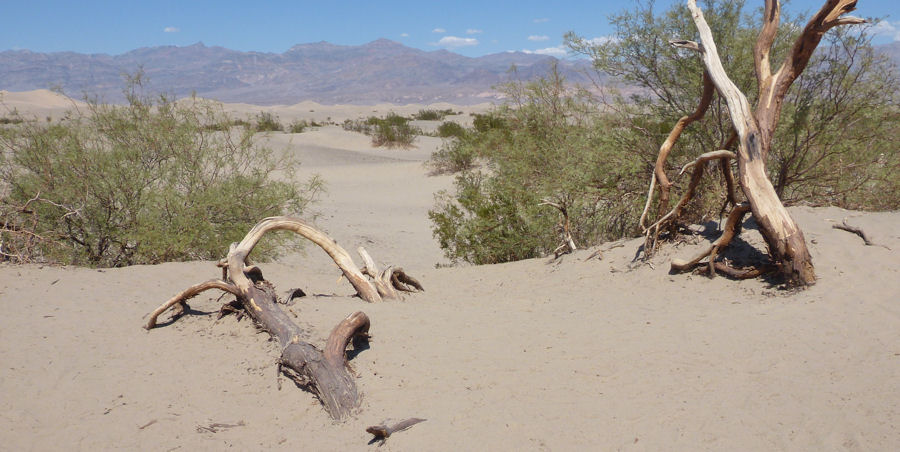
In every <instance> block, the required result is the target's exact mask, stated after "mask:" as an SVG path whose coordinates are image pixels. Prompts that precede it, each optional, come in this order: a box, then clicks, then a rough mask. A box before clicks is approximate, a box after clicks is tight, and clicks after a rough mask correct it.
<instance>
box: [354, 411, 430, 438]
mask: <svg viewBox="0 0 900 452" xmlns="http://www.w3.org/2000/svg"><path fill="white" fill-rule="evenodd" d="M425 421H426V419H419V418H417V417H411V418H409V419H407V420H405V421H400V422H398V423H396V424H394V425H392V426H390V427H388V426H387V425H385V424H381V425H373V426H371V427H368V428H366V431H367V432H369V433H371V434H373V435H375V437H374V438H372V442H374V441H377V440H381V442H382V443H384V441H385V440H386V439H388V437H389V436H391V434H394V433H397V432H402V431H403V430H406V429H408V428H410V427H412V426H413V425H416V424H418V423H419V422H425ZM369 444H371V442H370V443H369Z"/></svg>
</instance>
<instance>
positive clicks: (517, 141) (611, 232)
mask: <svg viewBox="0 0 900 452" xmlns="http://www.w3.org/2000/svg"><path fill="white" fill-rule="evenodd" d="M504 92H505V94H507V98H508V99H510V102H511V104H512V105H515V108H511V107H505V106H504V107H500V108H497V109H495V110H494V111H492V112H490V113H489V114H487V115H482V116H480V117H481V118H483V120H482V122H481V124H482V126H483V127H482V128H481V129H480V131H479V129H475V130H474V131H472V132H471V133H468V134H466V135H465V136H463V137H462V138H460V139H459V140H452V141H450V142H448V143H447V144H445V147H444V148H442V150H441V151H440V152H438V153H436V154H435V156H434V157H433V159H432V161H431V165H432V166H433V167H443V168H444V169H447V170H451V171H457V170H461V172H459V174H457V177H456V180H455V190H454V192H452V193H451V192H441V193H439V194H438V195H437V196H436V205H435V207H434V208H433V209H432V210H431V211H430V212H429V217H430V218H431V221H432V224H433V226H432V229H433V232H434V235H435V237H436V238H437V239H438V242H439V243H440V246H441V248H443V250H444V253H445V254H446V256H447V257H448V258H450V259H451V260H453V261H460V260H463V261H467V262H471V263H475V264H490V263H497V262H505V261H510V260H518V259H525V258H531V257H538V256H543V255H546V254H548V253H551V252H552V251H553V250H554V249H556V248H557V247H558V246H559V245H560V244H561V243H562V235H561V231H560V229H561V226H562V225H563V224H564V223H565V221H564V217H563V216H562V214H561V211H560V210H557V209H556V208H553V207H550V206H549V205H547V202H551V203H553V204H556V205H558V206H560V207H561V208H563V209H564V210H565V212H566V214H567V215H568V219H569V224H570V232H571V234H572V237H573V238H574V240H575V242H576V244H577V245H579V246H589V245H592V244H596V243H599V242H601V241H603V240H609V239H614V238H619V237H622V236H624V235H630V234H633V233H634V232H635V228H636V223H637V219H638V216H639V215H640V208H641V207H642V205H641V201H642V195H643V192H644V190H646V186H645V183H646V182H645V180H644V177H642V176H643V174H644V171H646V167H645V166H644V165H642V163H641V162H640V161H639V160H638V159H636V158H635V156H634V155H630V154H626V153H621V152H619V151H618V149H617V148H616V147H615V146H614V145H613V142H612V141H611V140H610V139H609V138H608V136H607V134H606V133H605V132H606V130H607V129H609V128H610V127H614V126H615V125H614V124H613V123H611V122H610V121H609V120H608V119H606V118H604V117H603V116H601V115H600V114H599V113H598V111H597V107H596V105H595V103H594V102H593V101H592V100H591V99H590V97H589V95H588V94H587V93H585V92H577V93H568V92H567V90H566V87H565V86H564V81H563V79H562V77H561V76H559V74H558V73H556V72H553V73H552V74H551V77H550V78H548V79H543V80H539V81H537V82H533V83H528V84H521V83H514V84H511V85H507V86H506V87H505V88H504ZM476 160H478V161H481V162H482V165H481V166H476V165H475V162H476Z"/></svg>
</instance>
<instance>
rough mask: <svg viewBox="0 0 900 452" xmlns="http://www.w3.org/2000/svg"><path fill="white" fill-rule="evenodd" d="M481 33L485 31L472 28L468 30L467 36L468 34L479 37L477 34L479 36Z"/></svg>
mask: <svg viewBox="0 0 900 452" xmlns="http://www.w3.org/2000/svg"><path fill="white" fill-rule="evenodd" d="M479 33H484V31H483V30H479V29H477V28H470V29H468V30H466V34H467V35H477V34H479Z"/></svg>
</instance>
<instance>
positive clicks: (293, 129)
mask: <svg viewBox="0 0 900 452" xmlns="http://www.w3.org/2000/svg"><path fill="white" fill-rule="evenodd" d="M309 127H310V124H309V123H308V122H307V121H306V120H303V119H301V120H297V121H294V122H292V123H291V125H290V127H288V131H289V132H290V133H303V132H304V131H305V130H306V129H308V128H309Z"/></svg>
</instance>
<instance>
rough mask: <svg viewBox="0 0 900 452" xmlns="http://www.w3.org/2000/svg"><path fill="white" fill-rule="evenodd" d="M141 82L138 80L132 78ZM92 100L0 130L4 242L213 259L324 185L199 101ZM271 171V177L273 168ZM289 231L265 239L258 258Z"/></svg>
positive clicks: (76, 252) (124, 255) (140, 257)
mask: <svg viewBox="0 0 900 452" xmlns="http://www.w3.org/2000/svg"><path fill="white" fill-rule="evenodd" d="M137 83H139V79H138V80H137ZM134 91H135V89H132V91H131V92H130V93H126V94H128V101H129V103H128V105H126V106H111V105H101V104H99V103H96V102H90V103H89V106H88V108H87V109H85V111H76V112H70V119H69V120H67V121H66V122H65V123H51V124H42V123H37V122H31V121H26V122H24V123H22V124H21V125H20V126H19V127H14V128H3V129H0V175H2V178H0V242H2V244H0V251H2V252H3V253H4V256H5V257H6V258H7V259H10V258H11V259H13V260H15V261H20V262H27V261H43V262H58V263H65V264H87V265H91V266H123V265H131V264H152V263H159V262H164V261H172V260H186V259H217V258H220V257H222V256H223V255H224V254H225V253H226V252H227V248H228V244H229V243H231V242H234V241H238V240H240V239H241V238H242V237H243V235H244V234H245V233H246V232H247V231H248V230H249V228H250V227H251V226H252V225H253V224H255V223H256V222H257V221H259V220H261V219H262V218H264V217H267V216H272V215H281V214H292V215H300V214H302V213H303V212H304V211H305V209H306V206H307V205H308V203H309V202H310V201H311V200H312V198H313V197H314V195H315V194H316V192H317V191H318V190H319V189H320V188H321V183H320V182H319V181H318V179H316V178H313V179H311V180H309V181H308V182H306V183H304V184H301V183H298V182H297V180H296V178H295V176H294V174H293V168H294V167H295V166H296V163H295V162H294V161H292V160H290V159H289V158H288V157H282V156H280V155H278V154H276V153H274V152H273V151H272V150H271V149H267V148H263V147H259V146H257V145H255V144H254V143H253V139H252V134H253V131H252V130H249V129H244V130H243V131H233V130H225V131H219V129H217V128H215V127H211V126H213V125H217V124H218V125H222V124H230V123H231V120H230V119H229V118H228V117H227V116H226V115H225V114H224V113H222V111H221V107H217V106H215V105H214V104H212V103H207V102H204V101H201V100H197V99H194V100H191V101H188V102H178V103H175V102H172V101H171V100H169V99H168V98H166V97H164V96H161V97H159V98H158V100H156V101H155V102H154V101H153V100H152V99H150V98H147V97H142V96H139V95H137V94H135V92H134ZM276 172H277V173H278V175H279V176H278V179H277V180H276V179H275V178H274V175H275V174H276ZM284 240H285V239H284V238H278V237H276V238H275V240H269V239H267V240H266V241H265V242H264V243H261V244H260V245H262V249H259V247H257V251H254V253H255V254H258V257H262V258H265V257H270V256H272V255H274V252H275V251H276V248H277V247H278V246H279V245H281V244H284Z"/></svg>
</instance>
